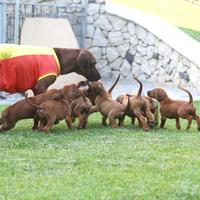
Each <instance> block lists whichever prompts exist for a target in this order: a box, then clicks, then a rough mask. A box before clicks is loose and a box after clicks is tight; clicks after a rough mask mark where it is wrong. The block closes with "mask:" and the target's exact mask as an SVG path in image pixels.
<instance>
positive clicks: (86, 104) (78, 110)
mask: <svg viewBox="0 0 200 200" xmlns="http://www.w3.org/2000/svg"><path fill="white" fill-rule="evenodd" d="M80 94H81V97H79V98H77V99H75V100H73V101H72V102H71V109H72V114H71V118H72V122H74V121H75V118H76V117H78V118H79V124H78V126H77V128H78V129H81V128H85V127H86V126H87V121H88V116H89V113H90V108H91V107H92V103H91V101H90V99H89V98H87V97H85V96H84V95H83V94H82V92H80Z"/></svg>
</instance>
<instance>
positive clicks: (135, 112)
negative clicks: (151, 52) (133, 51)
mask: <svg viewBox="0 0 200 200" xmlns="http://www.w3.org/2000/svg"><path fill="white" fill-rule="evenodd" d="M134 79H135V80H136V81H137V82H138V83H139V85H140V88H139V90H138V93H137V95H129V94H126V95H120V96H119V97H117V99H116V100H117V101H118V102H120V103H121V104H122V105H124V107H125V108H126V109H125V112H124V116H123V120H122V121H124V118H125V116H126V115H128V116H129V117H131V121H132V124H134V122H135V117H136V118H137V119H138V121H139V125H140V127H141V128H142V129H143V130H145V131H148V130H149V126H148V124H149V125H150V126H153V125H155V119H154V115H153V114H152V113H151V111H150V106H149V103H148V102H147V100H146V99H145V98H144V97H142V96H141V93H142V88H143V86H142V83H141V82H140V81H139V80H138V79H137V78H135V77H134ZM145 117H146V118H147V121H148V124H147V122H146V120H145Z"/></svg>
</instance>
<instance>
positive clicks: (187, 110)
mask: <svg viewBox="0 0 200 200" xmlns="http://www.w3.org/2000/svg"><path fill="white" fill-rule="evenodd" d="M182 90H184V91H185V92H187V93H188V95H189V98H190V100H189V102H187V101H179V100H172V99H170V98H169V97H168V95H167V93H166V92H165V91H164V90H163V89H161V88H155V89H154V90H151V91H148V92H147V94H148V96H149V97H151V98H155V99H156V100H157V101H159V102H160V113H161V124H160V128H164V125H165V122H166V120H167V118H169V119H175V120H176V128H177V129H178V130H180V129H181V127H180V121H179V118H183V119H187V120H188V125H187V129H189V128H190V126H191V123H192V120H193V119H194V120H196V122H197V127H198V130H200V120H199V117H198V116H197V114H196V109H195V107H194V105H193V98H192V95H191V93H190V92H189V91H188V90H186V89H182Z"/></svg>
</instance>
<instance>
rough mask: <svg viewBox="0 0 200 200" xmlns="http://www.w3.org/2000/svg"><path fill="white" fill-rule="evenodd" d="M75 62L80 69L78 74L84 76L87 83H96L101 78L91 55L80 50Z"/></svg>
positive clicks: (84, 50)
mask: <svg viewBox="0 0 200 200" xmlns="http://www.w3.org/2000/svg"><path fill="white" fill-rule="evenodd" d="M77 62H78V64H79V68H80V74H81V75H83V76H85V77H86V78H87V79H88V80H89V81H97V80H99V79H100V78H101V76H100V74H99V72H98V70H97V68H96V63H97V62H96V60H95V58H94V56H93V55H92V53H90V52H89V51H88V50H86V49H82V50H81V51H80V53H79V55H78V58H77Z"/></svg>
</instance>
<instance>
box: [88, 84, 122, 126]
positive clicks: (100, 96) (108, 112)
mask: <svg viewBox="0 0 200 200" xmlns="http://www.w3.org/2000/svg"><path fill="white" fill-rule="evenodd" d="M89 88H90V89H91V90H92V91H94V92H95V93H96V95H97V97H96V99H95V106H92V108H91V111H90V113H93V112H100V113H101V114H102V125H106V119H107V117H108V118H109V122H110V125H111V127H113V128H115V127H117V124H116V119H119V124H120V126H121V119H122V117H123V114H124V107H123V106H122V105H121V104H120V103H119V102H117V101H115V100H113V99H112V97H111V95H110V94H108V92H107V91H106V89H105V88H104V86H103V83H102V82H100V81H95V82H92V83H89Z"/></svg>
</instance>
